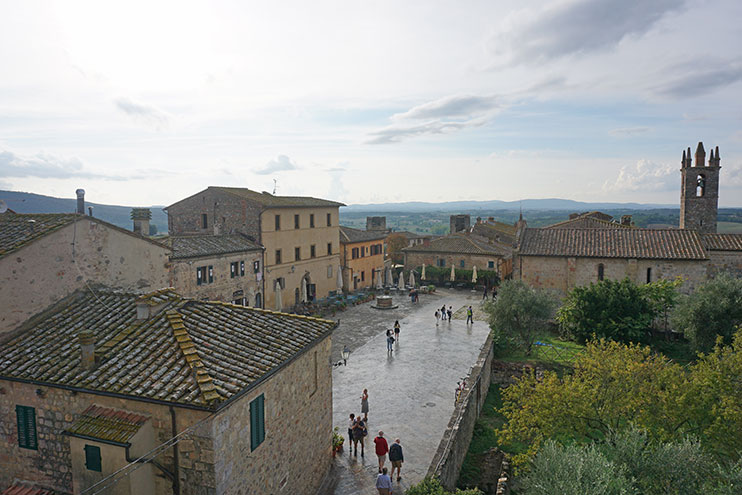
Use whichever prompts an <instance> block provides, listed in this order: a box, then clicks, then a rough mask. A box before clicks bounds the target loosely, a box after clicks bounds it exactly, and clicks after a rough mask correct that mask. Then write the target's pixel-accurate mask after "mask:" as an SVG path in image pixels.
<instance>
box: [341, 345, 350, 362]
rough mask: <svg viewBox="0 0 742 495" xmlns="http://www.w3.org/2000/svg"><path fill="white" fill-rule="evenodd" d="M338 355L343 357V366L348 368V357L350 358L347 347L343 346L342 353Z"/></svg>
mask: <svg viewBox="0 0 742 495" xmlns="http://www.w3.org/2000/svg"><path fill="white" fill-rule="evenodd" d="M340 355H341V356H342V357H343V366H348V356H350V349H348V346H347V345H346V346H343V351H342V352H341V353H340Z"/></svg>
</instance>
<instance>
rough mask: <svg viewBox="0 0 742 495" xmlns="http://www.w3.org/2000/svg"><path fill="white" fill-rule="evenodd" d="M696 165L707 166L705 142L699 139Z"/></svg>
mask: <svg viewBox="0 0 742 495" xmlns="http://www.w3.org/2000/svg"><path fill="white" fill-rule="evenodd" d="M693 166H694V167H705V166H706V150H705V149H703V142H701V141H698V147H697V148H696V163H695V164H694V165H693Z"/></svg>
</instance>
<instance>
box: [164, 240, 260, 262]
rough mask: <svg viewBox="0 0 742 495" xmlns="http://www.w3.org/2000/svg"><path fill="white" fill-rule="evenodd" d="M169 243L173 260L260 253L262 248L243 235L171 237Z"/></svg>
mask: <svg viewBox="0 0 742 495" xmlns="http://www.w3.org/2000/svg"><path fill="white" fill-rule="evenodd" d="M168 243H169V244H170V246H171V247H172V249H173V255H172V256H171V257H172V258H173V259H184V258H197V257H202V256H215V255H223V254H229V253H243V252H245V251H260V250H262V249H263V248H262V246H261V245H260V244H258V243H257V242H254V241H251V240H250V239H248V238H247V237H246V236H244V235H242V234H225V235H186V236H171V237H169V238H168Z"/></svg>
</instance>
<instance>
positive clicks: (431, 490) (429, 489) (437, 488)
mask: <svg viewBox="0 0 742 495" xmlns="http://www.w3.org/2000/svg"><path fill="white" fill-rule="evenodd" d="M405 495H483V494H482V492H481V490H478V489H476V488H471V489H469V490H461V489H456V491H455V492H449V491H448V490H446V489H445V488H443V486H442V485H441V483H440V481H438V480H437V479H436V478H429V477H426V478H425V479H423V480H422V481H421V482H420V483H418V484H416V485H412V486H411V487H409V488H408V489H407V490H406V491H405Z"/></svg>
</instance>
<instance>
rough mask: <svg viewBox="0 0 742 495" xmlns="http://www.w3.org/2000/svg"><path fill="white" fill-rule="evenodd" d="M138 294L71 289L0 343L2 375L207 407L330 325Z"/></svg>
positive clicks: (171, 296)
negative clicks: (145, 309)
mask: <svg viewBox="0 0 742 495" xmlns="http://www.w3.org/2000/svg"><path fill="white" fill-rule="evenodd" d="M149 297H150V298H151V301H149V303H150V305H152V306H153V307H154V309H153V310H152V311H159V312H158V313H157V314H155V315H153V316H151V317H150V318H149V319H146V320H137V319H136V315H137V311H136V305H137V303H140V302H141V301H142V300H143V299H142V296H140V295H137V294H129V293H122V292H117V291H113V290H100V291H97V292H96V293H95V294H92V293H90V292H82V291H81V292H77V293H75V294H73V295H71V296H69V297H67V298H66V299H65V300H63V302H62V304H59V305H56V306H55V307H57V308H61V309H59V310H57V311H55V312H54V313H52V314H51V315H49V316H46V317H45V318H44V319H43V320H41V321H40V322H36V323H34V324H33V326H32V327H30V328H28V329H26V331H24V332H23V333H21V334H20V335H17V336H15V337H13V338H12V339H10V340H8V341H7V342H4V343H1V344H0V378H2V377H7V378H15V379H22V380H33V381H35V382H41V383H47V384H50V385H54V384H58V385H65V386H71V387H75V388H80V389H87V390H95V391H100V392H103V393H115V394H121V395H126V396H132V397H141V398H147V399H154V400H160V401H164V402H169V403H178V404H189V405H194V406H200V407H204V408H208V409H213V408H215V407H218V405H219V404H220V403H221V402H222V401H224V400H225V399H228V398H229V397H231V396H233V395H234V394H236V393H237V392H239V391H240V390H242V389H244V388H245V387H248V386H249V385H251V384H253V383H255V382H256V381H258V380H260V379H261V378H262V377H264V376H265V375H266V374H267V373H269V372H271V371H273V370H275V369H277V368H279V367H281V366H283V365H284V364H285V363H287V362H288V361H289V360H290V359H292V358H293V357H294V356H295V355H296V354H297V353H299V352H301V351H302V350H303V349H304V348H306V347H308V346H310V345H312V344H313V343H314V342H316V341H318V340H321V339H323V338H325V337H326V336H327V335H329V333H330V332H331V331H332V329H333V328H334V327H335V323H334V322H332V321H328V320H322V319H318V318H309V317H303V316H297V315H288V314H284V313H275V312H271V311H265V310H261V309H255V308H246V307H243V306H235V305H232V304H228V303H221V302H208V301H194V300H190V299H185V298H182V297H180V296H178V295H177V294H175V293H174V292H173V291H172V290H164V291H156V292H154V293H152V294H151V295H149ZM83 329H86V330H91V331H92V332H93V333H94V335H95V338H96V356H97V358H98V359H99V364H98V365H97V367H96V368H95V369H93V370H85V369H83V368H82V367H81V366H80V357H81V356H80V346H79V344H78V337H77V336H78V334H79V332H80V331H81V330H83Z"/></svg>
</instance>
